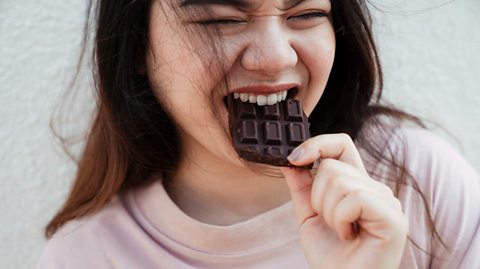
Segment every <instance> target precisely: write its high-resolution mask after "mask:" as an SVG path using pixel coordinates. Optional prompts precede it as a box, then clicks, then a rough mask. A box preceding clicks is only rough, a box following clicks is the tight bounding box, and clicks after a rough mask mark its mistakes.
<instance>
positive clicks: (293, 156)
mask: <svg viewBox="0 0 480 269" xmlns="http://www.w3.org/2000/svg"><path fill="white" fill-rule="evenodd" d="M304 152H305V150H304V149H303V147H297V148H295V149H294V150H293V151H292V153H290V155H288V157H287V159H288V160H289V161H298V160H300V158H302V156H303V153H304Z"/></svg>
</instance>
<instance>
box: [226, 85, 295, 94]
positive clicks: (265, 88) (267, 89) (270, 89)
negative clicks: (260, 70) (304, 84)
mask: <svg viewBox="0 0 480 269" xmlns="http://www.w3.org/2000/svg"><path fill="white" fill-rule="evenodd" d="M295 87H298V84H296V83H285V84H279V85H251V86H246V87H241V88H236V89H233V90H232V92H236V93H256V94H271V93H277V92H282V91H285V90H288V89H291V88H295Z"/></svg>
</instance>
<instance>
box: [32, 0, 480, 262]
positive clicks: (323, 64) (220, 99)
mask: <svg viewBox="0 0 480 269" xmlns="http://www.w3.org/2000/svg"><path fill="white" fill-rule="evenodd" d="M90 14H94V15H92V16H94V19H95V22H96V36H95V48H94V56H95V57H94V63H95V69H94V71H95V72H94V74H95V78H96V86H97V97H98V108H97V111H96V114H95V120H94V122H93V126H92V129H91V131H90V133H89V136H88V140H87V143H86V146H85V150H84V152H83V155H82V158H81V160H80V162H79V168H78V173H77V176H76V180H75V183H74V185H73V188H72V191H71V193H70V196H69V197H68V199H67V201H66V203H65V205H64V206H63V208H62V209H61V210H60V211H59V212H58V213H57V215H56V216H55V217H54V218H53V220H52V221H51V222H50V223H49V225H48V227H47V229H46V235H47V237H48V238H50V240H49V242H48V243H47V246H46V248H45V250H44V253H43V255H42V257H41V258H40V261H39V263H38V268H335V269H341V268H349V269H351V268H355V269H362V268H365V269H367V268H368V269H371V268H378V269H387V268H388V269H390V268H392V269H393V268H405V269H406V268H408V269H412V268H480V258H479V257H478V255H475V254H477V253H478V252H479V251H480V231H479V229H480V228H479V227H480V198H479V197H480V196H479V195H478V193H480V179H479V177H478V175H477V173H476V172H475V171H474V170H473V169H472V168H471V167H470V166H469V165H468V164H467V163H466V162H465V160H464V159H463V158H462V157H460V156H459V155H458V154H457V153H456V152H455V151H454V150H452V149H451V148H450V147H449V146H448V145H446V144H445V143H444V142H442V141H441V140H439V139H437V138H436V137H434V136H433V135H431V134H429V133H428V132H427V131H425V130H424V129H422V126H423V125H422V124H421V122H420V121H419V120H418V119H417V118H415V117H414V116H410V115H408V114H406V113H403V112H401V111H400V110H397V109H394V108H392V107H387V106H382V105H380V103H379V102H380V96H381V89H382V73H381V68H380V64H379V60H378V57H377V53H376V50H375V45H374V42H373V40H372V33H371V30H370V20H369V14H368V10H367V8H366V4H365V1H363V0H354V1H348V3H347V2H345V1H329V0H308V1H303V0H266V1H259V0H230V1H228V0H196V1H194V0H172V1H131V0H129V1H126V0H115V1H114V0H101V1H98V2H97V4H96V6H92V10H91V11H90ZM87 34H88V31H87ZM230 94H235V95H237V96H240V99H242V100H243V101H245V102H252V103H256V105H258V106H263V105H265V100H266V98H268V96H269V95H271V94H275V95H279V96H283V95H285V94H287V95H288V96H289V98H295V99H297V100H299V101H300V102H301V104H302V105H303V109H304V111H305V113H306V115H307V116H308V117H309V122H310V129H311V133H312V138H310V139H308V140H306V141H305V142H304V143H302V144H301V145H299V146H298V147H297V148H296V149H295V150H294V151H293V152H292V153H291V154H290V156H289V157H288V159H289V161H290V162H291V163H292V164H293V165H295V166H305V165H308V164H310V163H315V166H314V168H313V169H312V170H311V171H309V170H306V169H300V168H285V167H283V168H278V167H274V166H269V165H261V164H256V163H250V162H247V161H244V160H241V159H240V158H239V156H238V155H237V154H236V153H235V150H234V149H233V146H232V142H231V136H230V133H229V130H228V108H227V104H226V102H225V99H226V97H227V96H228V95H230ZM282 99H283V98H278V99H276V100H273V102H283V100H282Z"/></svg>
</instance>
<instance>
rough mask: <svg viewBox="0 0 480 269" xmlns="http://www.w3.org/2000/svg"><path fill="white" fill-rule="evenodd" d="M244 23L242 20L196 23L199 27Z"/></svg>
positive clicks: (217, 20) (215, 20)
mask: <svg viewBox="0 0 480 269" xmlns="http://www.w3.org/2000/svg"><path fill="white" fill-rule="evenodd" d="M244 22H245V21H242V20H236V19H212V20H203V21H198V22H197V23H198V24H200V25H205V26H209V25H235V24H240V23H244Z"/></svg>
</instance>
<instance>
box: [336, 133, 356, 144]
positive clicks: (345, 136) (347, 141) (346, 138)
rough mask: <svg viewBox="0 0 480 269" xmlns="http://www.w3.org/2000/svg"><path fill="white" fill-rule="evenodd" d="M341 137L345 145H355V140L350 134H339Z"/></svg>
mask: <svg viewBox="0 0 480 269" xmlns="http://www.w3.org/2000/svg"><path fill="white" fill-rule="evenodd" d="M338 135H339V137H340V138H341V139H342V141H343V142H344V143H345V144H353V140H352V138H351V137H350V135H349V134H347V133H340V134H338Z"/></svg>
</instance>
